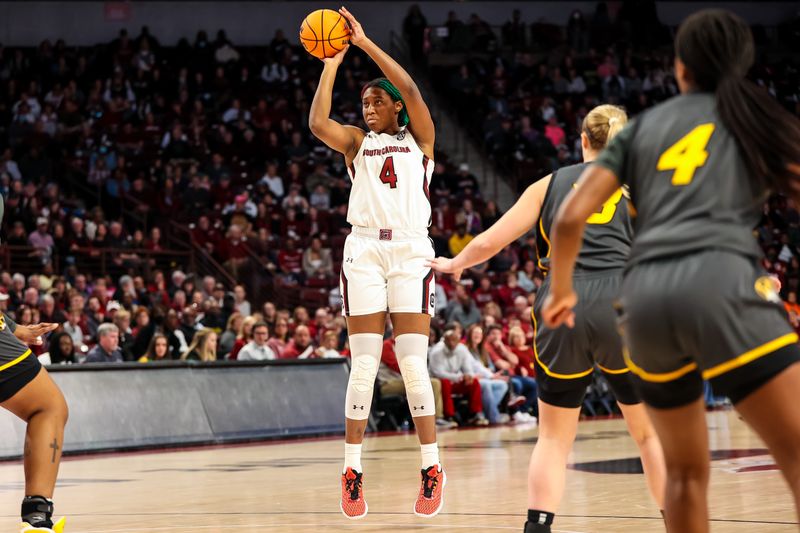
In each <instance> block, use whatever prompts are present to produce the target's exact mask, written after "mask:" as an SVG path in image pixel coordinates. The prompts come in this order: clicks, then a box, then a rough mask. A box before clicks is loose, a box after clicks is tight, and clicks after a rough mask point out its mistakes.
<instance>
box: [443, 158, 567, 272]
mask: <svg viewBox="0 0 800 533" xmlns="http://www.w3.org/2000/svg"><path fill="white" fill-rule="evenodd" d="M551 176H552V174H551V175H548V176H546V177H544V178H542V179H540V180H539V181H537V182H536V183H534V184H533V185H531V186H529V187H528V188H527V189H526V190H525V192H524V193H522V196H521V197H520V199H519V200H517V203H515V204H514V205H513V206H512V207H511V209H509V210H508V212H507V213H506V214H505V215H503V216H502V217H501V218H500V220H498V221H497V222H495V223H494V225H493V226H492V227H491V228H489V229H487V230H486V231H484V232H483V233H481V234H480V235H478V236H477V237H475V238H474V239H472V240H471V241H470V243H469V244H468V245H467V246H466V248H464V249H463V250H462V251H461V253H459V254H458V255H457V256H455V257H454V258H453V259H448V258H446V257H437V258H436V259H433V260H432V261H430V262H429V266H430V267H431V268H433V269H434V270H436V271H437V272H445V273H450V274H455V278H456V280H458V279H459V278H460V277H461V272H462V271H463V270H464V269H465V268H469V267H471V266H474V265H477V264H479V263H483V262H484V261H487V260H489V259H491V258H492V257H494V256H495V255H497V253H498V252H499V251H500V250H502V249H503V248H505V247H506V246H508V245H509V244H510V243H512V242H513V241H515V240H517V239H519V238H520V237H522V236H523V235H525V233H526V232H527V231H528V230H530V229H531V227H532V226H533V225H534V224H535V223H536V220H537V219H538V218H539V212H540V211H541V209H542V203H544V196H545V193H546V192H547V186H548V185H549V184H550V179H551Z"/></svg>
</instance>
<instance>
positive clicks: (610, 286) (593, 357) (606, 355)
mask: <svg viewBox="0 0 800 533" xmlns="http://www.w3.org/2000/svg"><path fill="white" fill-rule="evenodd" d="M621 282H622V272H621V271H614V272H611V273H609V272H597V273H576V275H575V278H574V281H573V285H574V287H575V292H576V293H577V295H578V304H577V306H576V307H575V327H574V328H572V329H570V328H568V327H566V326H561V327H559V328H556V329H550V328H548V327H547V326H545V325H544V323H543V322H542V319H541V308H542V306H543V305H544V300H545V298H546V297H547V295H548V294H549V292H550V283H549V280H548V279H545V282H544V283H543V284H542V286H541V288H540V289H539V292H538V293H537V294H536V302H535V304H534V306H533V320H534V325H535V328H536V338H535V339H534V342H535V347H536V353H537V359H538V362H539V364H540V365H541V366H542V367H543V368H544V370H545V373H546V374H547V375H548V376H550V377H556V378H561V379H571V378H572V379H574V378H578V377H582V376H583V375H588V374H590V373H591V371H592V369H593V368H594V366H595V364H597V366H598V367H600V369H601V370H604V371H606V372H610V373H615V372H625V371H626V370H627V369H626V366H625V361H624V359H623V356H622V340H621V339H620V336H619V329H618V327H617V322H616V317H617V315H616V312H615V311H614V302H615V301H616V299H617V298H618V297H619V292H620V286H621Z"/></svg>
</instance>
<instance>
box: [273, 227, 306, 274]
mask: <svg viewBox="0 0 800 533" xmlns="http://www.w3.org/2000/svg"><path fill="white" fill-rule="evenodd" d="M302 263H303V252H302V251H301V250H298V249H297V241H296V240H295V239H293V238H289V239H287V240H286V246H285V248H283V249H282V250H281V251H280V252H278V267H279V268H280V269H281V272H282V273H283V274H284V276H285V277H286V279H287V280H292V281H294V282H299V281H300V275H301V274H302V272H303V269H302Z"/></svg>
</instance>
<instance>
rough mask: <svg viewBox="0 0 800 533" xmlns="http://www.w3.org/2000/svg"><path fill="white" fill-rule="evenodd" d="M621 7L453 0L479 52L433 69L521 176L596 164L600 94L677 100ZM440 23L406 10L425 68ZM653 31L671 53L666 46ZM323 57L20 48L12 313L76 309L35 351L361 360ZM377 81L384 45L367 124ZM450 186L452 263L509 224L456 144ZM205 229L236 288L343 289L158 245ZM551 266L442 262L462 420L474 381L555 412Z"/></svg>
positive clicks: (784, 250) (195, 237) (1, 112)
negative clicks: (477, 9)
mask: <svg viewBox="0 0 800 533" xmlns="http://www.w3.org/2000/svg"><path fill="white" fill-rule="evenodd" d="M624 4H627V2H625V3H624ZM605 16H606V17H608V20H609V21H611V20H614V22H613V23H612V22H609V26H607V27H606V26H602V25H601V28H605V29H603V30H602V31H598V30H597V24H598V21H600V22H602V21H603V20H604V19H603V12H602V10H601V11H600V12H599V13H596V14H595V16H594V17H593V18H592V20H591V22H590V21H588V20H586V19H585V17H584V16H583V15H582V14H580V13H576V14H575V15H573V17H571V18H570V21H569V23H568V24H567V26H566V27H564V28H560V27H545V26H542V25H541V23H537V25H534V26H533V28H532V31H530V32H529V31H528V29H529V28H531V26H530V25H528V24H526V23H525V22H523V21H522V20H521V19H520V15H519V13H515V14H514V15H513V16H512V20H511V21H510V22H509V23H508V24H506V25H505V26H504V27H503V28H502V30H500V31H498V32H496V31H495V30H494V29H493V28H491V27H489V26H488V25H486V24H485V23H482V22H481V21H480V19H479V18H478V17H477V16H474V17H472V18H471V19H470V22H469V24H468V25H464V24H461V23H460V22H459V21H458V20H457V17H456V16H455V15H451V17H450V20H448V21H447V23H446V24H445V25H444V27H446V28H448V29H447V32H441V33H440V39H441V41H442V42H443V43H444V44H443V46H444V47H445V50H447V49H449V50H451V51H452V53H460V54H465V57H466V58H467V61H466V62H465V64H464V65H463V66H462V67H459V68H453V69H447V68H437V69H436V72H437V73H438V74H435V75H432V76H433V80H434V81H435V82H436V83H438V84H439V87H440V88H441V89H442V90H444V91H447V93H448V95H449V97H450V99H451V100H452V101H453V102H455V103H457V104H458V106H457V107H458V108H461V109H469V110H470V113H469V115H466V116H464V117H462V118H463V123H464V126H465V127H466V128H468V129H469V130H471V131H473V132H475V133H478V134H480V135H481V139H482V141H483V142H484V147H485V149H486V151H487V153H488V154H490V155H491V156H492V157H493V158H494V159H495V161H496V162H497V163H498V164H499V165H500V166H501V167H502V168H504V169H507V170H508V171H510V172H512V171H513V172H518V173H519V172H524V173H525V175H526V176H527V177H528V180H527V181H530V177H531V176H539V175H543V174H545V173H546V172H547V171H548V170H549V169H552V168H555V167H556V166H557V165H562V164H566V163H571V162H574V161H576V160H577V159H578V156H579V150H578V148H577V147H576V144H575V140H576V138H577V135H578V133H579V127H580V121H581V120H582V117H583V116H584V115H585V113H586V112H587V111H588V109H590V108H591V107H592V106H593V105H594V104H595V103H597V102H600V101H603V102H612V103H613V102H616V103H620V104H624V105H625V106H626V107H627V108H628V110H629V112H630V113H636V112H638V111H641V110H642V109H643V108H645V107H647V106H649V105H652V104H653V103H655V102H657V101H659V100H661V99H663V98H666V97H668V96H670V95H671V94H674V92H675V87H674V80H672V77H671V76H672V75H671V68H670V61H671V57H670V54H669V52H668V51H665V52H661V51H659V50H660V49H659V48H658V45H659V44H660V43H661V42H662V40H663V39H664V38H665V36H667V37H668V35H669V34H668V31H667V30H665V29H663V28H662V26H661V25H659V24H657V21H656V20H653V19H652V17H651V16H650V15H648V14H647V13H644V14H641V13H640V14H638V15H637V16H643V17H645V18H646V19H647V20H648V22H647V23H648V24H651V25H653V28H661V29H659V30H658V31H655V30H654V31H653V32H652V33H651V35H650V36H649V37H648V39H651V38H652V39H654V40H653V41H647V42H645V43H641V42H636V41H634V40H629V42H630V43H632V45H631V46H625V47H623V46H621V45H620V44H619V35H626V34H625V31H627V30H625V28H628V27H629V23H628V22H626V19H625V18H624V17H622V15H619V14H618V16H617V17H616V18H615V19H612V18H611V16H610V15H609V14H608V13H607V12H606V13H605ZM621 17H622V18H621ZM648 17H649V18H648ZM425 24H426V23H425V19H424V15H423V14H422V12H421V10H419V9H418V8H417V9H416V10H415V11H414V12H412V13H411V16H410V17H409V19H407V20H406V23H405V24H404V28H405V31H406V35H407V37H408V38H409V39H410V40H411V42H410V44H411V47H410V48H411V51H412V54H413V55H414V57H415V58H416V59H418V60H420V61H425V59H426V58H425V53H426V51H429V50H430V49H431V48H430V44H431V43H428V42H426V39H427V38H429V36H430V35H431V32H429V31H427V30H426V25H425ZM463 28H468V29H469V31H467V32H465V31H463ZM609 28H610V29H609ZM540 30H541V31H540ZM662 30H663V31H662ZM426 36H428V37H426ZM456 37H458V39H464V41H463V42H461V41H459V40H458V39H457V38H456ZM434 44H435V43H434ZM645 45H647V46H652V51H651V52H648V53H647V54H642V52H641V46H645ZM597 50H603V52H602V53H599V52H597ZM795 59H796V58H795ZM792 65H793V63H792V62H791V61H790V60H789V59H786V58H784V59H781V61H779V62H777V63H770V64H766V63H763V64H762V66H761V67H759V68H758V69H756V70H755V72H754V76H755V77H756V79H758V80H759V82H760V83H762V84H763V85H764V86H765V87H766V88H767V89H768V90H770V91H771V92H773V94H775V96H776V97H778V98H780V99H781V101H783V102H784V103H786V104H787V105H790V104H791V105H793V106H795V107H794V109H795V111H796V110H797V106H798V105H800V104H798V101H800V96H799V95H798V94H797V87H798V86H800V84H798V79H797V72H798V71H797V69H796V68H794V70H793V67H792ZM319 70H320V67H319V63H318V61H317V60H316V59H313V58H311V57H310V56H309V55H308V54H306V53H304V52H303V51H302V49H300V48H299V47H298V46H297V45H296V44H294V43H290V42H289V41H288V40H287V38H286V37H285V36H284V35H283V33H282V32H277V33H276V35H275V36H274V38H273V39H272V40H271V42H270V43H269V45H267V46H264V47H256V48H244V47H237V46H236V45H235V44H234V43H233V42H231V40H230V39H229V38H228V37H227V36H226V35H225V33H224V32H222V31H220V32H219V33H218V34H217V35H216V38H215V39H214V40H211V39H210V38H208V36H207V35H206V34H205V33H204V32H202V31H201V32H198V34H197V36H196V37H195V39H194V41H193V42H191V43H190V42H189V41H188V40H186V39H182V40H181V41H180V42H179V43H177V45H176V46H164V45H162V44H161V43H160V42H159V41H158V39H157V38H156V37H155V36H153V35H152V34H150V32H149V31H148V30H147V28H143V29H142V30H141V32H140V34H139V35H138V36H136V37H133V36H130V35H128V34H127V32H125V31H124V30H123V31H122V32H120V35H119V37H118V38H116V39H115V40H114V41H112V42H110V43H101V44H98V45H97V46H94V47H90V48H75V47H68V46H67V44H66V43H64V42H63V41H58V42H56V43H55V44H53V43H51V42H48V41H46V42H44V43H42V44H41V45H40V46H39V47H38V48H36V49H26V48H6V47H2V46H0V154H2V155H1V156H0V193H1V194H2V195H3V197H4V198H5V204H6V206H5V217H4V232H3V236H4V237H5V238H4V241H5V243H7V244H8V245H12V252H7V253H11V254H12V260H11V261H10V262H11V263H12V264H13V263H14V261H13V259H14V257H15V254H24V255H25V256H26V257H27V258H28V259H30V260H31V261H32V262H30V263H25V265H28V267H29V268H28V270H27V271H26V270H25V269H24V268H22V267H21V268H19V269H12V270H5V271H3V272H1V273H0V310H2V311H3V312H7V313H8V314H9V316H11V317H12V318H13V319H14V320H16V321H18V322H19V323H21V324H29V323H36V322H58V323H59V324H62V327H61V328H59V330H57V331H56V332H55V333H54V334H53V335H51V337H50V338H49V339H48V342H47V343H45V345H44V346H41V347H35V348H34V351H35V352H36V353H37V355H39V356H40V357H41V358H42V360H43V361H45V362H48V363H50V364H60V363H82V362H85V363H92V362H119V361H141V362H143V363H148V362H154V361H160V360H197V361H204V362H207V361H215V360H223V359H238V360H262V359H283V358H285V359H303V358H309V357H338V356H340V355H347V353H348V351H347V343H346V339H347V336H346V328H345V321H344V318H343V317H342V315H341V298H340V295H339V294H338V286H337V272H338V269H339V266H340V261H341V247H342V243H343V240H344V237H345V236H346V234H347V233H348V231H349V227H348V224H347V223H346V211H347V199H348V195H349V187H350V182H349V179H348V178H347V174H346V171H345V169H344V165H343V161H342V159H341V158H340V157H339V156H337V155H336V154H333V153H332V152H331V151H330V150H329V149H327V148H326V147H324V146H323V145H321V144H320V143H319V142H318V141H316V140H315V139H314V138H313V137H312V136H311V135H310V132H309V131H308V128H307V121H306V117H307V115H308V108H309V105H310V102H311V98H312V96H313V92H314V89H315V86H316V80H317V77H318V75H319ZM375 75H377V73H376V72H375V70H374V67H372V66H370V62H369V61H367V60H366V59H365V56H363V55H361V54H359V53H358V51H357V50H355V49H354V50H351V51H350V52H349V53H348V58H347V60H346V61H345V62H344V64H343V66H342V68H341V69H340V70H339V79H338V80H337V83H336V88H335V89H336V90H335V95H334V104H335V105H334V115H335V117H336V118H337V119H338V120H340V121H342V122H344V123H347V124H359V123H360V120H361V118H360V100H359V96H358V95H359V88H360V87H361V85H362V83H363V82H364V81H366V80H368V79H370V78H371V77H374V76H375ZM430 192H431V201H432V206H433V215H432V225H431V230H430V232H431V239H432V241H433V243H434V247H435V250H436V254H437V255H444V256H451V255H455V254H456V253H458V252H459V251H460V250H462V249H463V248H464V247H465V246H466V245H467V244H468V243H469V242H470V240H471V239H472V238H474V236H475V235H476V234H477V233H479V232H481V231H482V230H483V229H486V228H487V227H489V226H491V225H492V224H493V223H494V222H495V221H497V220H498V219H499V217H500V216H501V215H502V212H501V210H500V209H499V208H498V206H497V205H496V203H495V202H494V201H493V200H492V199H491V198H486V197H485V196H484V195H483V194H482V191H481V190H480V188H479V186H478V179H477V178H476V176H475V175H473V174H472V173H471V171H470V168H469V166H468V165H467V164H466V163H459V162H453V161H449V160H448V158H447V156H446V154H438V153H437V157H436V168H435V172H434V179H433V181H432V183H431V189H430ZM173 223H177V224H178V225H179V226H181V227H183V228H185V230H186V232H187V233H186V234H181V233H177V234H176V230H175V227H174V224H173ZM798 224H800V216H799V215H798V212H797V211H796V210H795V208H794V206H793V205H791V204H790V203H789V202H787V201H786V200H785V199H782V198H774V199H772V200H771V201H770V203H769V204H767V205H766V206H765V210H764V218H763V221H762V223H761V224H760V225H759V227H758V228H757V229H756V231H757V234H758V238H759V241H760V243H761V244H762V246H763V247H764V250H765V254H766V259H765V267H766V268H767V269H768V270H769V271H770V272H771V273H773V274H774V275H775V277H776V278H777V279H778V280H779V281H780V283H781V286H782V292H781V294H782V296H783V297H784V299H786V300H787V302H788V303H787V309H788V310H789V312H790V316H791V317H792V320H793V323H794V324H795V326H796V327H798V329H800V305H798V303H797V301H796V300H797V298H796V293H797V288H798V285H800V262H799V261H798V257H800V255H798V253H800V250H799V249H798V244H800V231H798ZM176 235H178V236H177V237H176ZM189 241H192V242H193V243H195V245H196V246H197V247H198V248H199V249H201V250H204V251H205V252H207V253H208V254H209V256H210V257H213V258H214V259H216V261H217V262H218V263H219V264H221V265H222V266H223V268H224V269H225V270H226V271H227V275H228V276H230V277H232V279H234V280H236V281H240V280H244V279H250V278H251V277H252V276H253V275H256V276H261V277H264V278H269V279H272V280H274V281H276V282H279V283H281V284H283V286H300V287H318V288H319V289H320V290H322V291H323V293H325V291H327V294H326V295H325V300H326V301H320V300H316V301H315V302H313V303H312V302H306V304H305V305H299V306H294V305H293V306H286V305H283V304H279V303H276V302H275V301H272V300H270V299H266V301H265V298H264V297H263V296H262V294H261V293H259V292H258V291H257V288H258V285H253V284H248V283H245V282H244V281H240V284H238V285H235V286H231V285H230V284H229V283H227V280H229V279H231V278H226V277H225V276H222V275H219V276H200V275H198V274H197V273H196V272H188V273H184V272H183V271H182V270H185V268H182V267H181V265H179V264H172V265H171V266H170V267H169V268H166V267H164V266H163V265H159V264H157V263H155V262H154V261H152V260H148V259H147V257H148V256H147V252H165V253H167V252H169V251H171V250H180V249H185V247H186V246H187V242H189ZM103 250H114V251H115V252H114V253H113V254H111V262H110V264H109V265H108V267H107V269H106V270H102V271H101V270H99V269H97V268H94V269H88V270H87V269H84V268H82V267H79V265H82V264H83V263H82V262H81V261H82V260H83V259H85V258H86V257H92V256H93V254H97V253H100V252H101V251H103ZM535 257H536V247H535V239H534V238H533V237H532V236H526V237H525V238H523V239H522V240H520V241H519V242H516V243H514V244H512V245H511V246H509V247H508V248H506V249H504V250H503V251H502V252H501V253H500V254H498V255H497V256H496V257H494V258H492V259H491V260H490V261H488V262H487V263H485V264H482V265H478V266H476V267H474V268H472V269H470V270H469V271H468V272H467V273H466V276H465V278H464V279H463V280H462V281H461V282H460V283H456V282H454V281H453V280H452V278H451V277H450V276H437V286H436V301H437V316H436V317H435V318H434V321H433V327H432V331H431V371H432V374H433V376H434V377H435V378H436V379H437V381H438V383H439V384H438V388H437V390H438V391H439V392H437V396H438V397H439V398H440V399H441V402H437V403H439V404H440V405H437V415H439V418H440V419H441V420H445V421H446V420H447V419H448V418H451V417H452V416H453V415H454V408H453V406H452V405H451V402H449V401H448V398H451V396H452V394H453V393H456V394H460V395H463V396H465V397H466V398H468V399H469V401H470V406H469V410H470V415H471V418H470V421H471V422H472V423H476V424H479V425H480V424H482V423H484V422H483V421H484V420H486V421H488V422H491V423H498V422H503V421H505V420H507V418H506V415H507V416H511V417H513V418H514V419H515V420H518V421H526V419H528V418H529V417H530V415H531V414H535V409H536V406H535V401H534V399H535V397H536V392H535V390H536V389H535V387H536V382H535V379H534V378H535V375H534V370H533V366H532V365H531V357H532V348H531V344H532V338H533V333H534V332H533V328H532V325H531V323H530V320H529V318H528V317H529V315H530V308H531V306H532V304H533V301H534V298H535V293H536V289H537V287H538V285H539V284H540V283H541V279H542V275H541V273H540V272H539V271H538V269H537V266H536V263H535ZM7 264H8V262H7ZM391 352H392V349H391V335H390V334H387V345H386V346H385V350H384V361H383V365H382V375H383V376H384V378H385V379H384V380H383V381H382V386H383V385H387V384H390V383H391V385H390V386H389V385H387V387H386V388H385V390H386V391H387V393H389V392H392V391H394V390H396V388H397V387H398V384H397V382H396V380H397V375H396V374H397V372H398V369H397V368H396V366H397V365H396V360H395V361H394V362H392V357H391ZM393 372H394V375H393V374H392V373H393ZM392 380H394V382H393V381H392Z"/></svg>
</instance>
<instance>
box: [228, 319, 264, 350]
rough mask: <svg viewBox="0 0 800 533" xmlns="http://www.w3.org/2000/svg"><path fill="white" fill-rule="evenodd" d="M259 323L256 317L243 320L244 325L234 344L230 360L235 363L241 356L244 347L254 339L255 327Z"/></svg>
mask: <svg viewBox="0 0 800 533" xmlns="http://www.w3.org/2000/svg"><path fill="white" fill-rule="evenodd" d="M256 322H258V319H257V318H256V317H255V316H252V315H251V316H248V317H245V318H244V320H242V325H241V327H240V328H239V333H238V335H236V341H235V342H234V343H233V347H232V348H231V352H230V355H228V359H231V360H233V361H235V360H236V359H237V357H238V356H239V351H240V350H241V349H242V348H244V345H245V344H247V343H248V342H250V341H251V340H252V338H253V326H254V325H255V323H256Z"/></svg>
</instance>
